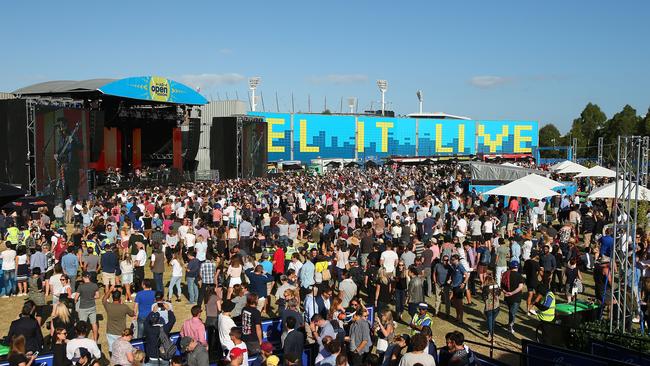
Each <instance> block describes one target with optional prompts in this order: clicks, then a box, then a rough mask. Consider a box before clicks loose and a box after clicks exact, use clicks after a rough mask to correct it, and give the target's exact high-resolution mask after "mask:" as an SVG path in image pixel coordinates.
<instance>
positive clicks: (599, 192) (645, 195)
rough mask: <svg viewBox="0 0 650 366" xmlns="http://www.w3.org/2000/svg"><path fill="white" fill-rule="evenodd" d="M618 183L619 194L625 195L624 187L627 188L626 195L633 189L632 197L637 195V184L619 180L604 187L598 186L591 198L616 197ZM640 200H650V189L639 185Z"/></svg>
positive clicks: (592, 192)
mask: <svg viewBox="0 0 650 366" xmlns="http://www.w3.org/2000/svg"><path fill="white" fill-rule="evenodd" d="M617 185H618V196H619V197H621V196H622V195H623V189H624V188H625V190H626V192H625V193H626V195H627V192H628V191H631V192H632V194H631V196H632V198H634V197H635V196H636V184H635V183H630V182H627V181H623V180H619V181H618V182H615V183H610V184H607V185H604V186H602V187H598V188H596V189H594V190H593V191H591V194H590V195H589V198H615V197H616V186H617ZM639 200H641V201H650V189H648V188H646V187H644V186H641V185H640V186H639Z"/></svg>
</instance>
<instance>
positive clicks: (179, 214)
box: [176, 206, 185, 219]
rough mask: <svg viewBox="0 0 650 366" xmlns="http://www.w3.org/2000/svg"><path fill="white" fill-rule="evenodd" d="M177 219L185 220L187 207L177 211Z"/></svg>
mask: <svg viewBox="0 0 650 366" xmlns="http://www.w3.org/2000/svg"><path fill="white" fill-rule="evenodd" d="M176 218H177V219H184V218H185V207H184V206H181V207H179V208H178V209H176Z"/></svg>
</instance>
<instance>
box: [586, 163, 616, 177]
mask: <svg viewBox="0 0 650 366" xmlns="http://www.w3.org/2000/svg"><path fill="white" fill-rule="evenodd" d="M585 177H606V178H614V177H616V172H615V171H613V170H611V169H607V168H604V167H602V166H600V165H596V166H594V167H591V168H589V169H587V170H586V171H584V172H582V173H580V174H578V175H576V178H585Z"/></svg>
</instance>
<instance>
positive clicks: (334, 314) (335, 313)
mask: <svg viewBox="0 0 650 366" xmlns="http://www.w3.org/2000/svg"><path fill="white" fill-rule="evenodd" d="M342 303H343V300H341V298H340V297H334V298H333V299H332V304H331V305H330V310H329V312H328V313H327V319H328V320H336V321H338V320H339V315H340V314H345V308H344V307H343V305H341V304H342Z"/></svg>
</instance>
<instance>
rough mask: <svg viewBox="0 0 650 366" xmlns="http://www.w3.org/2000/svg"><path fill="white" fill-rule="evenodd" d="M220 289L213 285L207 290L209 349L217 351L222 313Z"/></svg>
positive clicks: (206, 323)
mask: <svg viewBox="0 0 650 366" xmlns="http://www.w3.org/2000/svg"><path fill="white" fill-rule="evenodd" d="M218 289H219V288H218V287H216V286H213V285H207V288H206V290H205V292H206V296H205V330H206V333H207V338H208V349H210V350H215V349H217V348H216V347H217V339H218V337H219V331H218V326H217V317H218V316H219V312H220V311H221V295H220V293H218V292H217V290H218Z"/></svg>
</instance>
